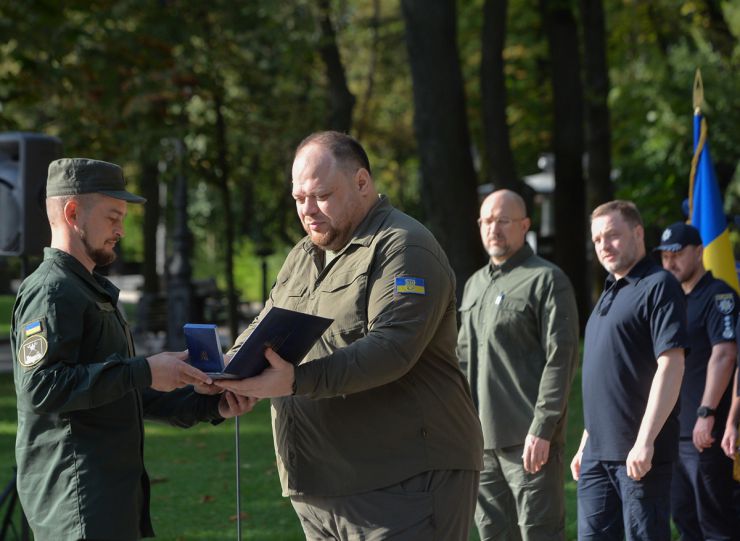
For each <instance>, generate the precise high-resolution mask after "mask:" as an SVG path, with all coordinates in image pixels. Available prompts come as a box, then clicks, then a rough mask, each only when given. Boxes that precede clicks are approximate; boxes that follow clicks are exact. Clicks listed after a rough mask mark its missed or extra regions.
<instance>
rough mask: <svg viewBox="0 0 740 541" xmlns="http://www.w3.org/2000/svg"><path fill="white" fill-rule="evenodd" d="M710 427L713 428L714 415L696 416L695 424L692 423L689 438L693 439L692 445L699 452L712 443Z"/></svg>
mask: <svg viewBox="0 0 740 541" xmlns="http://www.w3.org/2000/svg"><path fill="white" fill-rule="evenodd" d="M712 428H714V415H710V416H709V417H697V418H696V424H694V432H693V433H692V435H691V439H692V440H693V441H694V447H696V450H697V451H699V452H700V453H701V452H702V451H703V450H704V449H707V448H709V447H711V446H712V444H713V443H714V438H713V437H712Z"/></svg>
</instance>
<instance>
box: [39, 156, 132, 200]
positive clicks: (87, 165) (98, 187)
mask: <svg viewBox="0 0 740 541" xmlns="http://www.w3.org/2000/svg"><path fill="white" fill-rule="evenodd" d="M83 193H102V194H103V195H107V196H109V197H114V198H116V199H123V200H124V201H128V202H130V203H146V199H144V198H143V197H140V196H138V195H134V194H132V193H131V192H128V191H126V180H125V179H124V178H123V169H121V168H120V167H119V166H118V165H116V164H114V163H109V162H103V161H100V160H91V159H89V158H62V159H60V160H54V161H53V162H51V163H50V164H49V176H48V178H47V180H46V197H54V196H57V195H80V194H83Z"/></svg>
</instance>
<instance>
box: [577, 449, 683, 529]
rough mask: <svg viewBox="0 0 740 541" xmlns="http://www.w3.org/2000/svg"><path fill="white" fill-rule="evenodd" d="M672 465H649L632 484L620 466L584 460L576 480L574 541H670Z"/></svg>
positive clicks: (620, 463)
mask: <svg viewBox="0 0 740 541" xmlns="http://www.w3.org/2000/svg"><path fill="white" fill-rule="evenodd" d="M672 467H673V464H672V463H671V462H663V463H658V464H653V467H652V469H651V470H650V471H649V472H648V474H647V475H646V476H645V477H643V478H642V479H640V480H639V481H635V480H633V479H630V478H629V477H628V476H627V466H626V465H625V463H624V462H612V461H599V460H588V459H584V460H583V461H582V462H581V476H580V478H579V479H578V539H579V540H594V541H595V540H598V541H608V540H615V541H621V539H622V537H623V536H626V539H627V541H637V540H645V541H670V538H671V525H670V501H671V499H670V496H671V471H672Z"/></svg>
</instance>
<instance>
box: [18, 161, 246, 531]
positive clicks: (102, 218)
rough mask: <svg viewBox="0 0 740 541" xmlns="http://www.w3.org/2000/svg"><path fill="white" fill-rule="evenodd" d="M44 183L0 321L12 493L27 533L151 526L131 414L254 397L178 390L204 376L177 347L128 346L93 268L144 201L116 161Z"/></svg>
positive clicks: (183, 416) (182, 422)
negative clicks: (7, 347) (6, 336)
mask: <svg viewBox="0 0 740 541" xmlns="http://www.w3.org/2000/svg"><path fill="white" fill-rule="evenodd" d="M46 193H47V199H46V208H47V213H48V216H49V223H50V224H51V230H52V241H51V247H50V248H46V249H45V251H44V261H43V262H42V263H41V265H40V266H39V268H38V269H36V271H34V272H33V273H32V274H31V275H30V276H29V277H28V278H27V279H26V280H25V281H24V282H23V284H22V285H21V287H20V289H19V291H18V296H17V299H16V302H15V306H14V307H13V319H12V330H11V345H12V350H13V355H14V361H15V362H14V363H13V372H14V379H15V390H16V394H17V397H18V399H17V404H18V406H17V407H18V431H17V435H16V461H17V463H18V478H17V486H18V494H19V496H20V500H21V504H22V505H23V510H24V512H25V513H26V517H27V518H28V522H29V524H30V525H31V529H32V530H33V533H34V538H35V539H36V540H37V541H44V540H53V541H67V540H69V541H77V540H79V539H89V540H102V539H105V540H117V539H120V540H132V539H139V538H141V537H151V536H152V535H154V532H153V530H152V525H151V519H150V516H149V500H150V494H149V478H148V476H147V474H146V471H145V470H144V463H143V445H144V428H143V422H142V418H143V417H144V416H146V417H151V418H155V419H160V420H163V421H167V422H169V423H171V424H174V425H178V426H183V427H187V426H191V425H193V424H195V423H196V422H198V421H213V422H218V421H220V420H222V419H223V418H225V417H233V416H234V415H238V414H240V413H242V412H244V411H248V410H249V409H251V407H252V405H253V404H254V401H253V400H248V399H244V398H240V397H236V396H234V395H231V394H228V395H224V396H221V397H217V396H204V395H200V394H196V393H195V392H194V391H193V389H192V388H191V387H188V388H183V389H180V388H181V387H185V386H186V385H188V384H204V386H203V389H202V390H203V391H204V392H205V391H206V386H205V384H208V383H211V380H210V378H209V377H208V376H206V375H205V374H203V373H202V372H200V371H199V370H196V369H195V368H193V367H192V366H190V365H189V364H187V363H186V362H184V359H186V358H187V353H183V352H179V353H168V352H165V353H159V354H157V355H152V356H151V357H148V358H145V357H137V356H135V354H134V348H133V341H132V339H131V333H130V332H129V329H128V325H127V324H126V322H125V321H124V319H123V316H122V315H121V313H120V312H119V310H118V308H117V302H118V289H117V288H116V287H115V286H114V285H113V284H112V283H111V282H110V281H108V280H107V279H106V278H104V277H103V276H101V275H100V274H98V273H96V272H94V268H95V266H96V265H107V264H109V263H111V262H112V261H113V260H114V259H115V257H116V254H115V252H114V251H113V248H114V247H115V245H116V243H117V242H118V240H119V239H120V238H121V237H122V236H123V234H124V228H123V219H124V217H125V215H126V206H127V202H131V203H143V202H144V199H143V198H141V197H138V196H136V195H134V194H132V193H129V192H128V191H126V187H125V181H124V178H123V173H122V171H121V169H120V167H118V166H117V165H114V164H112V163H107V162H101V161H97V160H89V159H84V158H72V159H69V158H64V159H61V160H56V161H54V162H52V163H51V164H50V165H49V177H48V180H47V184H46ZM175 389H178V390H175ZM167 391H172V392H167Z"/></svg>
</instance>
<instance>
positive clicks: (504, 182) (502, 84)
mask: <svg viewBox="0 0 740 541" xmlns="http://www.w3.org/2000/svg"><path fill="white" fill-rule="evenodd" d="M507 7H508V2H507V0H486V3H485V5H484V6H483V31H482V38H481V68H480V80H481V101H482V104H483V131H484V133H485V159H484V163H485V167H486V169H485V170H486V179H487V180H488V182H490V183H491V184H493V187H494V189H497V190H498V189H501V188H508V189H510V190H514V191H517V192H519V193H521V192H522V189H521V188H522V182H521V180H520V179H519V178H518V177H517V174H516V166H515V164H514V154H513V153H512V152H511V144H510V140H509V125H508V123H507V122H506V103H507V102H506V80H505V78H504V57H503V50H504V43H505V41H506V14H507Z"/></svg>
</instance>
